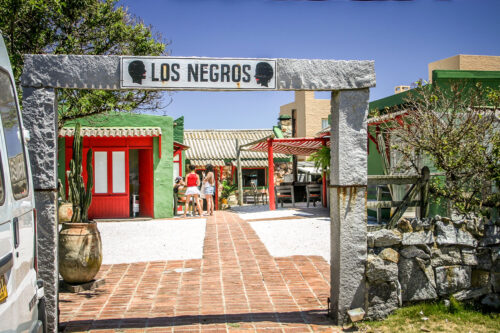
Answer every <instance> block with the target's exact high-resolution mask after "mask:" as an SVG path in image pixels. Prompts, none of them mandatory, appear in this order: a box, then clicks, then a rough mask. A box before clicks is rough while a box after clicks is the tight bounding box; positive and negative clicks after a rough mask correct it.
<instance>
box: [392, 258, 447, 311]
mask: <svg viewBox="0 0 500 333" xmlns="http://www.w3.org/2000/svg"><path fill="white" fill-rule="evenodd" d="M417 260H419V261H417ZM422 266H423V267H422ZM398 271H399V274H398V276H399V282H400V283H401V296H402V300H403V302H407V301H423V300H429V299H435V298H436V297H437V293H436V289H435V286H436V282H435V280H434V274H433V271H432V267H431V266H430V263H429V261H428V260H427V261H424V260H422V259H420V258H414V259H406V258H404V257H400V258H399V263H398Z"/></svg>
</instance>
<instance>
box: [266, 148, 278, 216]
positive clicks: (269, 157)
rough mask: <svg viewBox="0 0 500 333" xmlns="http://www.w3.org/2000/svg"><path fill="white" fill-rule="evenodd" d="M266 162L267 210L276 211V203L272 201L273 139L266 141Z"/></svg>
mask: <svg viewBox="0 0 500 333" xmlns="http://www.w3.org/2000/svg"><path fill="white" fill-rule="evenodd" d="M267 161H268V164H269V168H268V170H269V181H268V184H269V186H268V191H269V210H275V209H276V202H275V200H274V158H273V139H267Z"/></svg>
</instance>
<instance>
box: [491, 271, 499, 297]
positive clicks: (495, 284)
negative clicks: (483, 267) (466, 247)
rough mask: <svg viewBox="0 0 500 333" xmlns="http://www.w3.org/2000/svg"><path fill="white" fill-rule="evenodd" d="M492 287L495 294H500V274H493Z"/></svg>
mask: <svg viewBox="0 0 500 333" xmlns="http://www.w3.org/2000/svg"><path fill="white" fill-rule="evenodd" d="M491 286H492V287H493V291H494V292H496V293H500V273H495V272H492V273H491Z"/></svg>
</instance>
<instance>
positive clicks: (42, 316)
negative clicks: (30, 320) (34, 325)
mask: <svg viewBox="0 0 500 333" xmlns="http://www.w3.org/2000/svg"><path fill="white" fill-rule="evenodd" d="M38 320H40V321H41V322H42V332H43V333H47V332H48V330H47V311H45V297H43V298H42V299H40V300H39V301H38Z"/></svg>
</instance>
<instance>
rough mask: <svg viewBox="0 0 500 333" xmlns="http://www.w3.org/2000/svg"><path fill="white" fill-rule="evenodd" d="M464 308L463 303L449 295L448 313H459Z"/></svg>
mask: <svg viewBox="0 0 500 333" xmlns="http://www.w3.org/2000/svg"><path fill="white" fill-rule="evenodd" d="M463 310H464V307H463V305H462V304H461V303H460V302H459V301H457V299H456V298H455V297H453V296H451V297H450V306H449V307H448V311H449V312H450V313H459V312H461V311H463Z"/></svg>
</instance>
